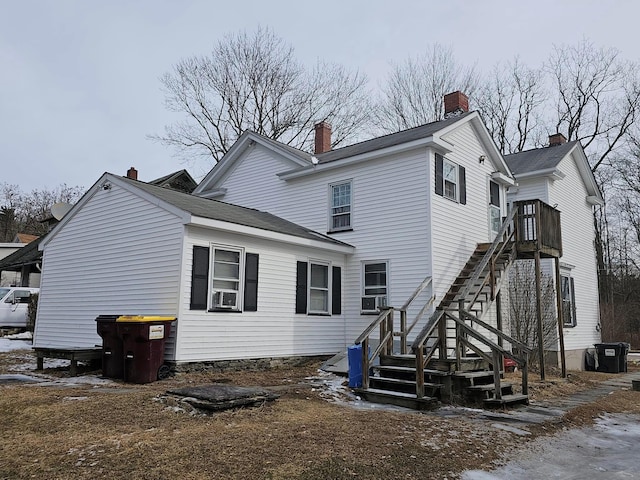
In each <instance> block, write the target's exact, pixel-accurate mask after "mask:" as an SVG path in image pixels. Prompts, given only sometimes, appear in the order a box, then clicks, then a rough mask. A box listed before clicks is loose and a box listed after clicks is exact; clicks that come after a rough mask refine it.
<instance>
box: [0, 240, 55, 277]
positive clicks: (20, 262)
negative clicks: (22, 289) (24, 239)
mask: <svg viewBox="0 0 640 480" xmlns="http://www.w3.org/2000/svg"><path fill="white" fill-rule="evenodd" d="M44 237H45V235H43V236H42V237H36V239H35V240H34V241H32V242H31V243H29V244H27V245H25V246H24V247H22V248H20V249H18V250H16V251H15V252H13V253H11V254H9V255H7V256H6V257H4V258H3V259H2V260H0V271H2V270H5V271H6V270H11V271H13V270H19V269H20V268H22V267H23V266H24V265H33V264H36V263H40V261H41V259H42V252H41V251H40V250H38V245H40V242H41V241H42V239H43V238H44Z"/></svg>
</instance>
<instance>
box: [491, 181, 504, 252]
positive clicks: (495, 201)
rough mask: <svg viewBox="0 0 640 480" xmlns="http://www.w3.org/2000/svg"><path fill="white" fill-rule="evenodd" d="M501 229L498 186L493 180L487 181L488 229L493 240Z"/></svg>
mask: <svg viewBox="0 0 640 480" xmlns="http://www.w3.org/2000/svg"><path fill="white" fill-rule="evenodd" d="M500 227H502V215H501V212H500V185H498V184H497V183H496V182H494V181H493V180H490V181H489V229H490V230H491V238H492V239H493V238H494V237H495V236H496V235H497V234H498V232H499V231H500Z"/></svg>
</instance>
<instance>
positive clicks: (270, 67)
mask: <svg viewBox="0 0 640 480" xmlns="http://www.w3.org/2000/svg"><path fill="white" fill-rule="evenodd" d="M161 82H162V85H163V87H164V92H165V99H166V106H167V108H168V109H169V110H171V111H174V112H177V113H181V114H184V115H185V117H184V119H183V120H181V121H179V122H177V123H175V124H174V125H171V126H167V127H166V129H165V133H164V135H160V136H152V137H151V138H154V139H156V140H159V141H161V142H163V143H165V144H166V145H169V146H172V147H175V148H176V149H177V150H178V152H180V153H181V154H182V155H183V156H184V157H186V158H189V159H193V158H197V157H205V158H206V159H207V160H209V161H212V162H217V161H218V160H219V159H220V158H221V157H222V156H223V155H224V154H225V153H226V152H227V151H229V148H230V147H231V145H233V143H234V142H235V140H236V139H237V138H238V137H239V136H240V135H241V134H242V132H244V131H245V130H253V131H255V132H257V133H259V134H261V135H265V136H266V137H269V138H271V139H273V140H278V141H280V142H283V143H286V144H289V145H292V146H294V147H297V148H301V149H307V150H309V149H311V144H312V142H313V138H312V130H313V125H314V124H315V123H316V122H319V121H328V122H329V123H330V124H331V125H332V130H333V139H332V145H333V146H337V145H340V144H342V143H344V142H345V141H347V140H350V139H354V138H355V137H356V136H357V135H358V134H359V133H360V132H361V127H362V126H363V125H364V124H365V123H366V122H367V121H368V119H369V112H370V109H369V107H368V94H367V92H366V90H365V88H366V78H365V77H364V76H363V75H361V74H359V73H357V72H356V73H352V72H349V71H348V70H347V69H345V68H344V67H342V66H339V65H334V64H329V63H324V62H321V61H318V63H317V64H316V66H315V67H314V68H312V69H305V68H304V67H303V65H302V64H301V63H300V62H298V61H297V60H296V59H295V57H294V50H293V48H292V47H291V46H290V45H287V44H286V43H285V42H284V41H283V40H282V39H281V38H279V37H277V36H276V35H275V34H274V33H273V32H272V31H271V30H268V29H262V28H260V29H258V30H257V31H256V32H255V33H254V34H253V35H249V34H247V33H246V32H244V33H238V34H234V35H228V36H226V37H225V38H224V39H223V40H221V41H220V42H218V44H217V45H216V46H215V47H214V49H213V51H212V52H211V54H210V55H209V56H206V57H192V58H188V59H185V60H182V61H180V62H179V63H178V64H177V65H175V66H174V68H173V70H172V71H171V72H169V73H167V74H165V75H164V76H163V77H162V78H161Z"/></svg>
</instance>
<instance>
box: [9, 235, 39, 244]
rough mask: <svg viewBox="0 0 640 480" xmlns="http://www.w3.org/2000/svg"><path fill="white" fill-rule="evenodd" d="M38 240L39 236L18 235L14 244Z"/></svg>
mask: <svg viewBox="0 0 640 480" xmlns="http://www.w3.org/2000/svg"><path fill="white" fill-rule="evenodd" d="M36 239H38V235H29V234H28V233H17V234H16V237H15V238H14V239H13V243H31V242H33V241H34V240H36Z"/></svg>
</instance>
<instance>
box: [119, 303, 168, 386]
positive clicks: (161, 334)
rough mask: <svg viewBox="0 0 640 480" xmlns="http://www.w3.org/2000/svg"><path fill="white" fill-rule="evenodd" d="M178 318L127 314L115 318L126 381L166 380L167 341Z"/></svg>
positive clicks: (147, 381)
mask: <svg viewBox="0 0 640 480" xmlns="http://www.w3.org/2000/svg"><path fill="white" fill-rule="evenodd" d="M175 320H176V317H158V316H143V315H124V316H120V317H118V318H117V319H116V325H117V331H118V337H119V338H120V339H121V340H122V350H123V360H124V381H125V382H131V383H150V382H155V381H156V380H158V379H162V378H166V377H167V375H168V374H169V368H168V366H167V365H164V346H165V341H166V339H167V338H168V337H169V334H170V333H171V322H174V321H175Z"/></svg>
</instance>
